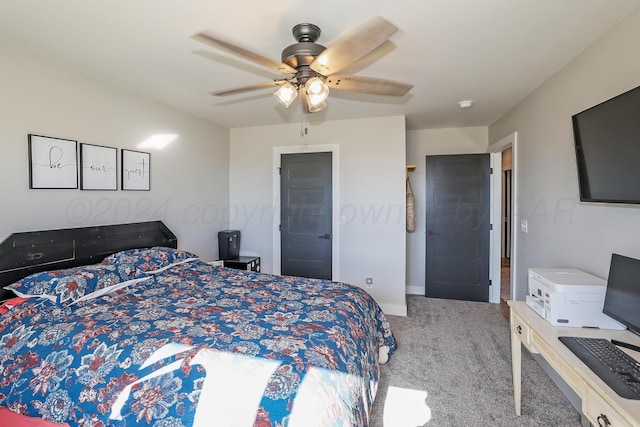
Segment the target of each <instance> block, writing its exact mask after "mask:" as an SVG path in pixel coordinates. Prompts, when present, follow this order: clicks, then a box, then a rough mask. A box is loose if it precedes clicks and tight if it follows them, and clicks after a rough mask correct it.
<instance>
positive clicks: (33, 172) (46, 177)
mask: <svg viewBox="0 0 640 427" xmlns="http://www.w3.org/2000/svg"><path fill="white" fill-rule="evenodd" d="M29 188H78V142H77V141H72V140H70V139H62V138H53V137H50V136H42V135H34V134H29Z"/></svg>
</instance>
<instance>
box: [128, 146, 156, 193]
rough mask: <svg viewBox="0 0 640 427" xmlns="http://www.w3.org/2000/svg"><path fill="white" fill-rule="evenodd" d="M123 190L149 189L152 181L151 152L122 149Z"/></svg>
mask: <svg viewBox="0 0 640 427" xmlns="http://www.w3.org/2000/svg"><path fill="white" fill-rule="evenodd" d="M121 157H122V173H121V182H122V189H123V190H142V191H145V190H146V191H148V190H149V189H150V182H151V154H150V153H143V152H141V151H133V150H125V149H124V148H123V149H122V151H121Z"/></svg>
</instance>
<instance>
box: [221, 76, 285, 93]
mask: <svg viewBox="0 0 640 427" xmlns="http://www.w3.org/2000/svg"><path fill="white" fill-rule="evenodd" d="M286 82H287V80H286V79H284V80H274V81H272V82H267V83H260V84H257V85H251V86H244V87H238V88H235V89H229V90H223V91H221V92H211V95H213V96H229V95H236V94H238V93H244V92H251V91H252V90H259V89H266V88H270V87H274V86H281V85H283V84H285V83H286Z"/></svg>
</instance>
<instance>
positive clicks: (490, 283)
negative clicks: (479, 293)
mask: <svg viewBox="0 0 640 427" xmlns="http://www.w3.org/2000/svg"><path fill="white" fill-rule="evenodd" d="M491 285H493V282H492V281H491V279H489V287H491Z"/></svg>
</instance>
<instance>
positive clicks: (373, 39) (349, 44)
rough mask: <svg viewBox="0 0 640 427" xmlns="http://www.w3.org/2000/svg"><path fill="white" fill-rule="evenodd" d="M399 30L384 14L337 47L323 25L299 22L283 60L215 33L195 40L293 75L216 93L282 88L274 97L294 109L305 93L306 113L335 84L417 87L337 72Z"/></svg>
mask: <svg viewBox="0 0 640 427" xmlns="http://www.w3.org/2000/svg"><path fill="white" fill-rule="evenodd" d="M396 31H398V28H397V27H395V26H394V25H393V24H391V23H390V22H389V21H387V20H386V19H384V18H382V17H379V16H378V17H374V18H372V19H370V20H369V21H367V22H365V23H363V24H361V25H359V26H358V27H356V28H354V29H353V30H352V31H350V32H348V33H346V34H344V35H342V36H340V37H339V38H338V39H337V40H336V41H335V42H334V43H333V44H332V45H331V46H329V47H324V46H322V45H320V44H317V43H316V40H318V38H319V37H320V28H319V27H318V26H317V25H314V24H309V23H305V24H298V25H296V26H294V27H293V30H292V32H293V37H294V38H295V39H296V40H297V41H298V42H297V43H295V44H292V45H290V46H287V47H286V48H285V49H284V50H283V51H282V56H281V62H277V61H274V60H272V59H270V58H267V57H264V56H262V55H260V54H258V53H255V52H252V51H250V50H247V49H245V48H242V47H240V46H237V45H235V44H232V43H229V42H227V41H224V40H222V39H220V38H218V37H216V36H214V35H213V34H211V33H209V32H202V33H199V34H196V35H195V36H193V38H194V39H196V40H198V41H201V42H203V43H206V44H210V45H213V46H216V47H221V48H223V49H226V50H229V51H230V52H232V53H234V54H236V55H238V56H240V57H243V58H245V59H248V60H249V61H252V62H255V63H257V64H259V65H262V66H264V67H267V68H271V69H273V70H276V71H279V72H281V73H284V74H289V76H287V77H283V78H281V79H276V80H273V81H270V82H266V83H261V84H256V85H251V86H245V87H240V88H236V89H230V90H224V91H221V92H215V93H212V95H215V96H227V95H235V94H238V93H243V92H249V91H253V90H259V89H265V88H270V87H277V86H279V88H278V90H276V92H275V93H274V96H275V97H276V99H277V100H278V102H280V103H281V104H282V105H283V106H285V107H287V108H288V107H289V105H291V103H292V102H293V101H294V99H295V98H296V97H297V96H298V95H299V96H300V100H301V102H302V107H303V109H304V111H306V112H310V113H315V112H317V111H321V110H323V109H324V108H325V107H326V106H327V103H326V99H327V96H328V95H329V88H331V89H337V90H345V91H350V92H359V93H367V94H374V95H390V96H403V95H405V94H406V93H407V92H409V90H411V88H412V87H413V85H412V84H407V83H402V82H396V81H392V80H384V79H378V78H371V77H361V76H341V75H336V74H335V73H337V72H339V71H340V70H342V69H344V68H345V67H347V66H348V65H350V64H351V63H353V62H355V61H357V60H358V59H360V58H362V57H363V56H364V55H366V54H368V53H369V52H371V51H373V50H374V49H376V48H377V47H378V46H380V45H381V44H382V43H384V42H385V41H386V40H388V39H389V37H391V36H392V35H393V34H394V33H395V32H396Z"/></svg>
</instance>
